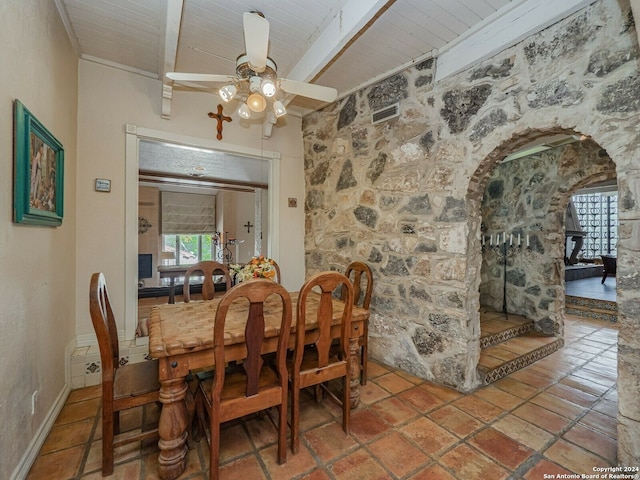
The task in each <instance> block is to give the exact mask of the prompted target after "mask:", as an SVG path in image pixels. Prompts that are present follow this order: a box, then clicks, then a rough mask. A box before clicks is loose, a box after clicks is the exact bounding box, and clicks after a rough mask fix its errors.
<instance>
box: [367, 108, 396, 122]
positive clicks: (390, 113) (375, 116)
mask: <svg viewBox="0 0 640 480" xmlns="http://www.w3.org/2000/svg"><path fill="white" fill-rule="evenodd" d="M399 115H400V104H399V103H394V104H393V105H389V106H388V107H384V108H381V109H380V110H376V111H375V112H372V113H371V123H372V124H373V125H375V124H376V123H380V122H384V121H385V120H389V119H390V118H395V117H398V116H399Z"/></svg>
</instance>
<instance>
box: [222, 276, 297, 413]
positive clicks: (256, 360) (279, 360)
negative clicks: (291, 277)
mask: <svg viewBox="0 0 640 480" xmlns="http://www.w3.org/2000/svg"><path fill="white" fill-rule="evenodd" d="M272 295H275V296H277V297H279V298H278V299H276V300H275V301H280V302H281V304H282V316H281V318H280V325H279V330H278V331H279V334H278V347H277V350H276V366H277V370H278V373H279V375H280V378H281V379H282V381H283V382H286V381H287V367H286V356H287V346H288V341H289V333H290V331H291V318H292V307H291V297H290V296H289V292H287V290H286V289H285V288H284V287H282V285H280V284H278V283H276V282H274V281H273V280H270V279H266V278H259V279H255V280H250V281H247V282H242V283H240V284H238V285H236V286H235V287H233V288H232V289H231V290H229V291H228V292H227V293H225V295H224V296H223V297H222V298H221V299H220V303H219V304H218V308H217V310H216V319H215V325H214V328H213V351H214V358H215V364H216V365H224V364H225V354H224V342H225V323H226V320H227V312H228V311H229V307H230V306H231V304H232V303H234V302H236V301H245V302H246V301H248V303H249V306H248V309H247V319H246V323H245V341H246V345H247V356H246V359H245V360H244V362H243V364H242V365H243V368H244V371H245V373H246V387H245V395H246V396H247V397H250V396H253V395H256V394H258V393H259V385H258V383H259V382H258V379H259V377H260V370H261V369H262V367H263V360H262V355H261V352H262V345H263V343H264V339H265V319H264V302H265V301H266V300H267V298H268V297H270V296H272ZM242 299H244V300H242ZM270 301H271V299H270ZM235 321H237V319H234V322H235ZM265 368H269V367H265ZM224 377H225V369H224V368H216V369H215V379H214V385H213V391H212V397H213V399H214V402H215V399H216V398H217V399H218V400H219V399H220V393H221V392H222V387H223V385H224Z"/></svg>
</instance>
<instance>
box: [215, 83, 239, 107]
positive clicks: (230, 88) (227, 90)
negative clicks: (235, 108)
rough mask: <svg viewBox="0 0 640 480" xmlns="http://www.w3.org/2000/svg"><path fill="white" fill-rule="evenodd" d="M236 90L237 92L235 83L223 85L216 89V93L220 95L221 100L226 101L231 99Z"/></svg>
mask: <svg viewBox="0 0 640 480" xmlns="http://www.w3.org/2000/svg"><path fill="white" fill-rule="evenodd" d="M237 92H238V89H237V88H236V86H235V85H225V86H224V87H222V88H221V89H220V90H219V91H218V95H220V98H221V99H222V101H223V102H227V103H228V102H230V101H231V100H233V97H234V96H235V94H236V93H237Z"/></svg>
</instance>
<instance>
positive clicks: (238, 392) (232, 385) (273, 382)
mask: <svg viewBox="0 0 640 480" xmlns="http://www.w3.org/2000/svg"><path fill="white" fill-rule="evenodd" d="M242 368H243V367H242V365H234V366H230V367H227V369H226V373H225V377H224V387H223V388H222V392H221V394H220V400H221V402H222V406H221V407H220V422H226V421H227V420H232V419H234V418H237V417H238V411H240V410H241V409H243V408H245V407H246V410H247V412H251V413H253V412H255V411H258V410H261V409H264V408H268V407H272V406H276V405H278V404H280V403H281V402H282V393H281V386H280V380H279V379H278V375H277V374H276V373H275V372H274V371H273V370H271V369H270V368H263V369H262V371H261V372H260V377H259V379H258V389H259V390H260V392H262V393H261V395H263V398H262V399H261V400H260V402H261V405H262V407H261V408H259V407H258V406H257V405H251V400H250V399H251V398H252V397H245V396H244V395H245V388H246V385H247V378H246V376H245V374H244V372H243V370H242ZM198 380H199V382H198V387H199V388H200V391H201V393H202V394H203V396H204V399H205V403H206V406H207V410H210V409H211V407H212V399H211V389H212V387H213V381H214V376H213V375H212V374H210V373H205V374H204V375H198ZM269 390H271V391H272V392H271V394H268V393H267V392H268V391H269ZM267 398H270V400H269V399H267ZM242 403H245V406H242V407H241V406H240V404H242Z"/></svg>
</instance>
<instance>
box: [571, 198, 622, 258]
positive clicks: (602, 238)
mask: <svg viewBox="0 0 640 480" xmlns="http://www.w3.org/2000/svg"><path fill="white" fill-rule="evenodd" d="M572 200H573V204H574V205H575V207H576V212H577V213H578V219H579V220H580V226H581V227H582V229H583V230H584V231H585V232H587V235H586V236H585V237H584V244H583V245H582V248H581V249H580V253H581V254H582V256H583V257H586V258H598V257H600V255H616V252H617V250H616V244H617V243H618V194H617V192H605V193H601V192H597V193H585V194H578V195H574V196H573V197H572Z"/></svg>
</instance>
